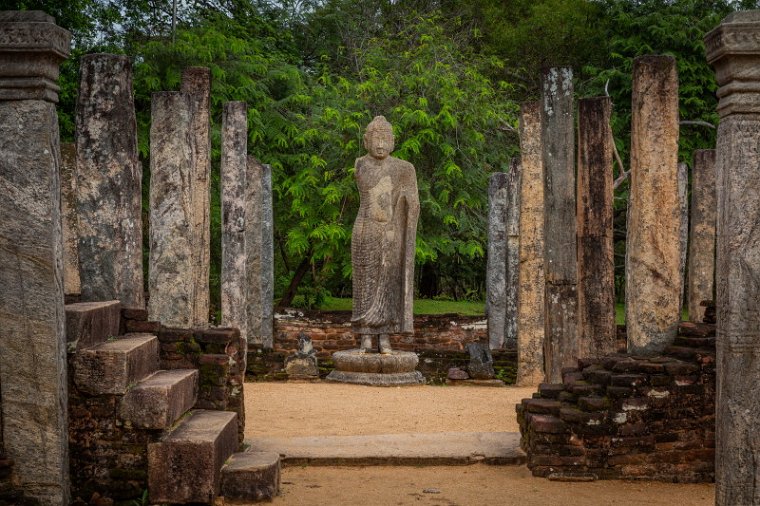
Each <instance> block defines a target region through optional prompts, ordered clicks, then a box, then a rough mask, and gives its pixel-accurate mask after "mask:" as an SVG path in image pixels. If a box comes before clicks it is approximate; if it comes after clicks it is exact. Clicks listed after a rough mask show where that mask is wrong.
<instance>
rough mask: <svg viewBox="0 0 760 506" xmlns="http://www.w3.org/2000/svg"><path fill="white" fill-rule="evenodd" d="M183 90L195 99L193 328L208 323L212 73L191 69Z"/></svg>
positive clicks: (191, 188)
mask: <svg viewBox="0 0 760 506" xmlns="http://www.w3.org/2000/svg"><path fill="white" fill-rule="evenodd" d="M181 90H182V92H183V93H187V94H189V95H191V96H192V100H193V102H194V103H193V118H192V133H193V138H192V141H191V146H192V151H193V153H192V160H193V166H192V168H191V170H190V173H191V177H190V194H191V209H190V215H191V216H190V227H191V229H192V234H193V249H192V253H191V255H192V260H191V262H192V265H193V270H192V271H191V272H190V273H188V274H186V275H190V276H191V277H192V282H193V296H192V298H191V304H192V319H193V325H200V326H204V325H208V322H209V268H210V262H211V228H210V226H211V222H210V220H209V176H210V170H211V133H210V126H211V118H210V113H209V102H210V100H211V71H210V70H209V69H208V68H207V67H189V68H186V69H185V70H184V71H183V72H182V85H181Z"/></svg>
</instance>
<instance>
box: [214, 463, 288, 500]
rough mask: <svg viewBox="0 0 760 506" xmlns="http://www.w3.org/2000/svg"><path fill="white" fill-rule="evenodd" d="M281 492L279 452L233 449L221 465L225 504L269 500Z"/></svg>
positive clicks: (222, 490)
mask: <svg viewBox="0 0 760 506" xmlns="http://www.w3.org/2000/svg"><path fill="white" fill-rule="evenodd" d="M279 493H280V454H279V453H277V452H243V453H235V454H234V455H232V457H230V458H229V460H227V462H226V463H225V464H224V467H223V468H222V484H221V494H222V496H224V502H225V504H241V503H242V504H249V503H252V502H261V501H271V500H272V499H274V497H275V496H276V495H278V494H279Z"/></svg>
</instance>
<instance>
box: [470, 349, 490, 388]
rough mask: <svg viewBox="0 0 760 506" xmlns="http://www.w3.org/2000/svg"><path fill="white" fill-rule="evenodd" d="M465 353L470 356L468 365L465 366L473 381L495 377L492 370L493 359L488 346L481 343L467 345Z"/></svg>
mask: <svg viewBox="0 0 760 506" xmlns="http://www.w3.org/2000/svg"><path fill="white" fill-rule="evenodd" d="M467 352H468V353H469V354H470V363H469V364H467V373H468V374H469V375H470V377H471V378H473V379H478V380H487V379H492V378H493V377H494V376H495V372H494V370H493V357H492V356H491V350H490V349H489V348H488V346H486V345H484V344H482V343H469V344H468V345H467Z"/></svg>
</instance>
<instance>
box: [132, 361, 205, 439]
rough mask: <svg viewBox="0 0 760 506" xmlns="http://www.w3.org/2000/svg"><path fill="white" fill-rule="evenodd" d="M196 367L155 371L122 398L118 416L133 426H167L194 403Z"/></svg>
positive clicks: (196, 380)
mask: <svg viewBox="0 0 760 506" xmlns="http://www.w3.org/2000/svg"><path fill="white" fill-rule="evenodd" d="M197 399H198V370H197V369H175V370H173V371H158V372H156V373H155V374H153V375H151V376H149V377H147V378H145V379H144V380H142V381H140V382H139V383H138V384H137V385H135V386H134V387H133V388H130V389H129V392H127V394H126V395H125V396H124V397H123V398H122V400H121V406H120V407H119V416H120V417H121V419H122V420H124V421H126V422H129V423H131V424H132V426H134V427H139V428H144V429H166V428H168V427H171V426H172V424H173V423H174V422H175V421H176V420H177V419H179V417H180V416H182V415H183V414H184V413H185V412H186V411H187V410H189V409H190V408H192V407H193V406H194V405H195V401H196V400H197Z"/></svg>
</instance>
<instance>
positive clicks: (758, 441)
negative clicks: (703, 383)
mask: <svg viewBox="0 0 760 506" xmlns="http://www.w3.org/2000/svg"><path fill="white" fill-rule="evenodd" d="M759 35H760V11H746V12H736V13H734V14H730V15H729V16H728V17H726V18H725V19H724V20H723V22H722V23H721V24H720V26H718V27H717V28H716V29H715V30H713V31H711V32H710V33H708V34H707V35H706V36H705V50H706V52H707V60H708V62H710V64H711V65H712V66H713V67H714V68H715V74H716V78H717V81H718V85H719V86H720V88H719V89H718V97H719V98H720V102H719V104H718V114H719V115H720V125H719V127H718V141H717V156H716V160H715V173H716V180H717V184H716V185H715V186H716V188H717V202H718V217H717V263H716V265H717V269H716V273H715V274H716V276H715V277H716V283H717V297H716V302H717V316H718V333H717V340H716V344H717V364H716V365H717V400H716V406H715V415H716V423H715V427H716V441H715V453H716V458H715V485H716V486H715V502H716V504H717V505H718V506H732V505H735V504H760V480H758V479H757V477H758V474H760V438H759V437H758V430H757V421H758V419H760V397H758V395H757V386H758V384H760V283H759V282H758V279H760V267H759V266H760V227H759V226H758V220H759V219H760V151H758V138H760V74H758V69H760V36H759Z"/></svg>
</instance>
